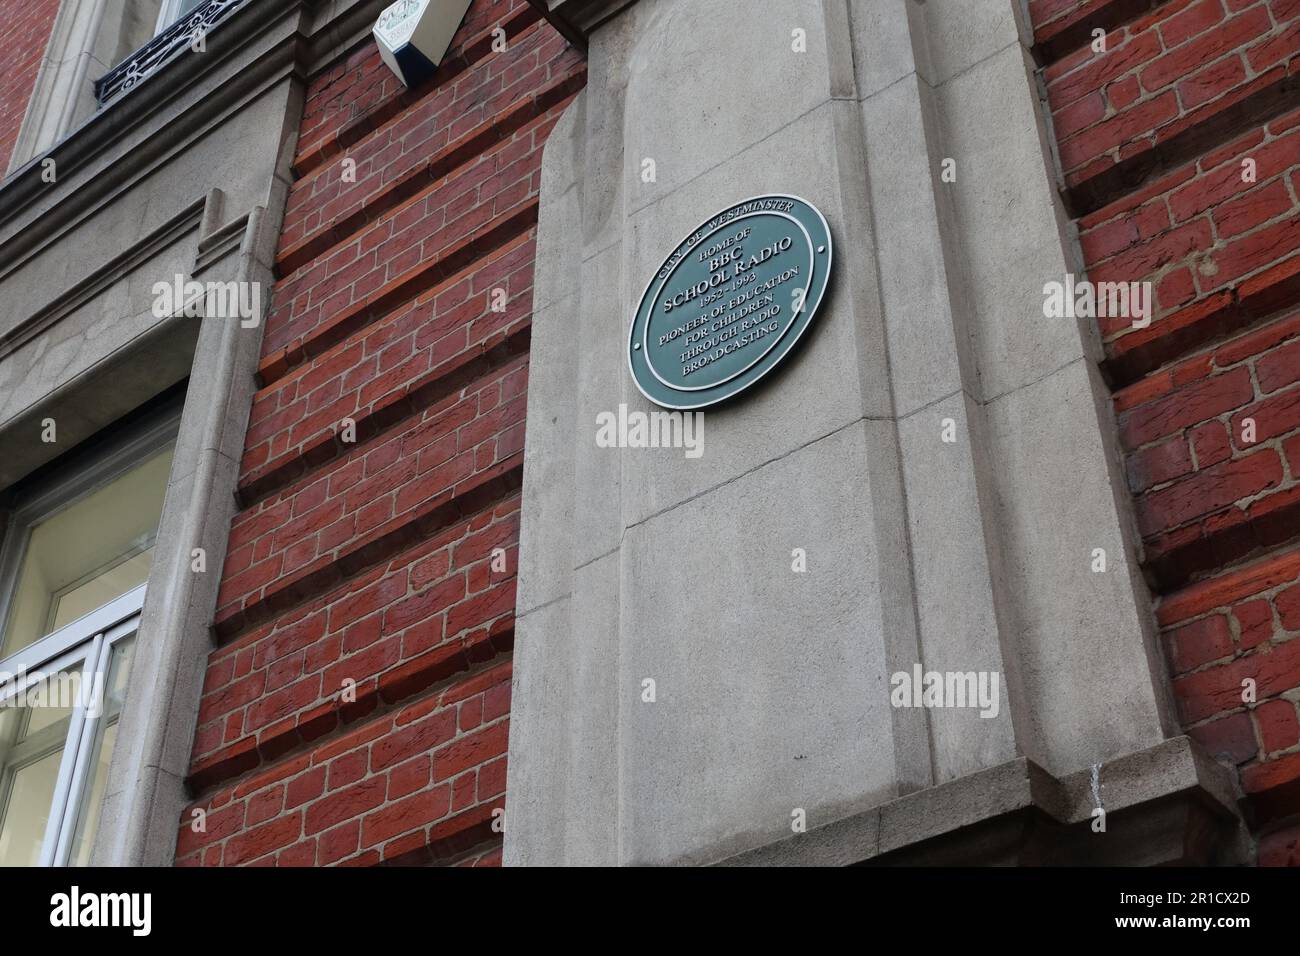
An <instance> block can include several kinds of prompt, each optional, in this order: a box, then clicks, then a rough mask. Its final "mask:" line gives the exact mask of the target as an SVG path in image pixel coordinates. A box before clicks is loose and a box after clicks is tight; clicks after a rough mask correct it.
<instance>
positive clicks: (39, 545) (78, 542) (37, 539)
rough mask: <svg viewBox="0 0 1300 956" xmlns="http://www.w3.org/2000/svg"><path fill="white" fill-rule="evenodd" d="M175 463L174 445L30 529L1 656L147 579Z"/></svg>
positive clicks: (11, 652)
mask: <svg viewBox="0 0 1300 956" xmlns="http://www.w3.org/2000/svg"><path fill="white" fill-rule="evenodd" d="M171 463H172V448H171V447H170V446H168V447H167V448H165V449H163V450H162V451H160V452H157V453H155V454H154V455H153V456H152V457H150V458H149V459H147V460H146V461H144V462H143V463H141V464H139V465H137V466H136V467H135V468H133V469H131V470H130V471H128V472H126V473H125V474H123V475H121V476H120V477H118V478H116V479H115V480H113V481H112V482H110V483H108V484H107V485H105V486H103V487H101V488H99V489H98V490H96V491H94V492H92V493H91V494H89V495H87V496H86V497H84V498H82V499H80V500H79V501H76V502H74V503H73V504H71V505H69V506H68V507H67V508H64V509H63V510H62V511H60V512H59V513H58V514H56V515H53V516H52V517H50V518H48V519H46V520H45V521H42V522H41V523H39V524H37V525H35V526H34V527H33V528H32V529H31V532H30V534H29V537H28V541H27V547H26V550H25V552H24V555H23V559H22V565H21V567H20V569H19V573H18V586H17V588H16V589H15V591H14V595H13V604H12V607H11V608H10V611H9V620H8V622H7V626H6V628H5V635H4V642H3V644H2V645H0V659H3V658H5V657H8V656H9V655H11V654H13V653H15V652H17V651H20V650H22V649H23V648H24V647H27V646H28V645H29V644H32V643H33V642H35V641H37V640H39V639H40V638H42V637H44V636H45V635H46V634H49V633H50V632H52V631H55V630H57V629H58V628H60V627H62V626H63V625H65V624H68V623H69V622H71V621H75V620H76V619H77V618H79V617H82V616H83V615H85V614H88V613H90V612H91V611H93V610H95V609H96V608H98V607H102V606H103V605H104V604H106V603H108V602H109V601H111V600H112V599H113V598H115V597H118V596H119V595H121V594H124V593H126V592H127V591H129V590H131V589H132V588H133V587H136V586H137V585H140V584H143V583H144V582H145V580H147V578H148V576H149V564H150V559H151V558H152V554H153V542H154V537H155V535H156V534H157V531H158V518H159V515H161V514H162V505H163V495H164V493H165V492H166V490H167V476H168V474H169V473H170V472H171Z"/></svg>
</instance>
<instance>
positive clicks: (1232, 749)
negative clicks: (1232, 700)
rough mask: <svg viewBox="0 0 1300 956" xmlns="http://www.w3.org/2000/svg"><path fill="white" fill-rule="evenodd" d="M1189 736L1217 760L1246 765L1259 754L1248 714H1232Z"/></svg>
mask: <svg viewBox="0 0 1300 956" xmlns="http://www.w3.org/2000/svg"><path fill="white" fill-rule="evenodd" d="M1188 735H1189V736H1190V737H1192V739H1194V740H1195V741H1196V742H1197V743H1199V744H1200V745H1201V746H1202V747H1204V748H1205V750H1206V752H1208V753H1209V754H1210V756H1211V757H1214V758H1215V759H1216V760H1227V761H1229V762H1231V763H1237V764H1240V763H1245V762H1246V761H1247V760H1251V759H1253V758H1254V757H1255V756H1256V754H1258V752H1259V744H1258V743H1256V741H1255V727H1254V725H1253V724H1251V722H1250V715H1249V714H1247V713H1240V714H1231V715H1229V716H1227V717H1223V718H1221V719H1219V720H1212V721H1210V722H1209V723H1207V724H1201V725H1200V726H1198V727H1193V728H1192V729H1191V730H1189V731H1188Z"/></svg>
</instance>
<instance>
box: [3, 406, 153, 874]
mask: <svg viewBox="0 0 1300 956" xmlns="http://www.w3.org/2000/svg"><path fill="white" fill-rule="evenodd" d="M176 419H177V413H175V412H172V413H170V414H168V415H165V416H163V417H161V418H157V419H155V420H154V421H153V422H151V423H150V424H148V425H147V426H145V427H143V428H139V429H137V430H136V431H135V432H134V433H133V434H132V435H130V436H129V437H128V439H127V440H125V441H121V442H119V443H118V444H117V446H116V447H115V448H113V449H111V450H109V451H107V452H103V453H101V454H100V455H99V456H98V460H97V461H96V462H95V463H94V464H93V465H90V466H87V467H82V468H79V469H77V470H76V471H75V472H74V473H72V474H69V475H65V477H64V478H63V479H62V480H61V481H59V482H58V483H57V484H55V485H54V486H53V487H51V488H49V489H47V490H45V491H44V493H42V494H40V495H35V496H30V497H29V498H28V500H26V501H24V502H22V503H21V504H20V506H19V507H17V508H16V509H15V510H14V511H13V513H12V514H11V516H10V521H9V531H8V533H7V534H6V537H5V540H4V543H3V546H2V547H0V621H3V622H4V626H3V631H0V866H34V865H43V866H64V865H84V864H86V863H87V862H88V861H89V859H90V852H91V848H92V846H93V845H94V838H95V833H96V830H97V828H98V824H99V812H100V806H101V804H102V802H103V794H104V788H105V786H106V784H107V778H108V767H109V763H110V761H111V759H112V755H113V748H114V745H115V743H116V739H117V726H118V720H119V717H120V715H121V712H122V704H123V701H124V699H125V695H126V688H127V680H128V678H129V676H130V669H131V657H132V651H133V649H134V640H135V634H136V631H137V630H138V628H139V621H140V612H141V609H142V607H143V605H144V596H145V588H146V582H147V578H148V575H149V567H150V561H151V558H152V554H153V546H154V540H155V538H156V536H157V532H158V521H159V516H160V514H161V512H162V505H163V498H164V493H165V491H166V488H167V481H168V478H169V475H170V471H171V460H172V453H173V444H174V435H175V427H176Z"/></svg>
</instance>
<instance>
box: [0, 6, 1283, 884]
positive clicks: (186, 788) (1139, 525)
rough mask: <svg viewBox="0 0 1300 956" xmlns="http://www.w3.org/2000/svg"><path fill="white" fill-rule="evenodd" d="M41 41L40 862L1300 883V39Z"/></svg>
mask: <svg viewBox="0 0 1300 956" xmlns="http://www.w3.org/2000/svg"><path fill="white" fill-rule="evenodd" d="M4 2H5V3H6V5H7V6H12V7H13V10H9V9H6V10H5V13H6V18H5V21H6V24H7V26H6V28H5V32H4V35H3V36H2V37H0V49H2V50H3V51H4V53H5V60H6V63H8V64H11V69H9V70H8V71H7V74H6V76H5V78H4V80H3V84H2V85H0V160H3V161H4V164H5V167H6V168H7V174H6V176H5V178H4V179H3V181H0V249H3V250H4V255H3V256H0V302H3V303H4V308H3V309H2V310H0V386H2V388H0V448H2V449H3V452H4V453H3V454H0V521H3V526H2V529H0V530H3V539H2V542H0V627H3V631H0V634H2V635H3V638H2V641H3V643H2V645H0V672H3V673H0V703H3V704H4V705H5V706H4V707H3V708H0V863H2V864H6V865H37V864H44V865H65V864H68V865H74V864H86V863H91V864H107V865H140V864H151V865H170V864H175V865H183V866H239V865H283V866H330V865H363V866H364V865H380V864H391V865H430V864H432V865H499V864H502V863H505V864H507V865H626V864H632V865H635V864H713V863H732V864H758V865H764V864H849V863H862V862H870V863H881V864H893V863H927V864H945V863H1018V864H1039V863H1075V864H1094V863H1119V864H1131V865H1146V864H1156V863H1168V862H1183V863H1197V864H1211V865H1239V864H1260V865H1294V864H1297V863H1300V846H1298V845H1297V843H1298V841H1300V725H1298V723H1297V706H1298V704H1300V641H1297V640H1296V637H1297V635H1300V504H1298V502H1300V490H1298V489H1300V315H1297V306H1298V305H1300V235H1298V230H1300V212H1298V205H1300V192H1298V191H1297V190H1300V92H1298V89H1300V88H1298V87H1297V85H1296V81H1295V77H1294V73H1293V71H1294V70H1295V69H1296V68H1297V62H1298V61H1297V53H1298V52H1300V3H1296V2H1295V0H1140V2H1130V0H1027V2H1025V0H789V2H782V3H780V4H767V3H758V2H756V0H401V2H398V3H392V2H391V0H143V2H132V0H63V2H62V3H60V2H58V0H40V2H32V3H27V2H24V3H18V2H17V0H4ZM377 25H378V30H377V29H376V28H377ZM440 31H441V32H440ZM442 34H445V36H442ZM430 37H438V39H433V40H431V39H430ZM763 197H768V198H767V199H764V198H763ZM771 197H777V201H776V202H775V203H773V202H772V201H771ZM764 202H767V203H768V205H766V206H764V205H762V204H763V203H764ZM756 204H757V205H756ZM796 205H797V206H798V209H799V210H812V211H813V212H815V213H816V216H815V217H811V218H807V219H800V218H798V216H799V212H798V210H796V211H795V212H789V210H790V209H793V208H794V207H795V206H796ZM782 210H785V211H782ZM764 211H768V212H772V215H770V216H768V217H767V218H766V219H761V214H762V213H763V212H764ZM724 212H726V213H727V214H726V215H725V216H720V215H719V214H720V213H724ZM787 213H788V214H787ZM780 217H784V219H783V220H782V222H785V221H788V223H790V224H792V225H783V224H782V222H776V223H775V225H772V223H773V222H775V220H776V219H778V218H780ZM745 218H752V220H753V221H752V223H751V229H741V228H739V220H741V219H745ZM733 220H734V221H735V226H732V225H731V223H732V222H733ZM760 221H761V222H762V223H763V224H762V225H761V226H760ZM817 222H820V223H821V225H822V226H824V227H825V228H826V235H825V238H824V239H813V238H809V239H808V247H807V248H808V255H809V260H808V265H807V267H806V268H807V269H808V270H809V272H810V273H812V274H815V275H816V276H817V278H816V279H815V281H814V280H810V281H809V282H804V283H801V284H800V285H799V287H798V288H793V282H792V281H791V277H792V276H794V277H797V276H800V275H803V274H804V273H800V272H799V271H798V270H797V269H795V270H790V269H787V270H786V271H785V272H784V273H782V276H784V277H785V278H781V277H776V278H773V279H772V280H771V284H770V285H765V286H764V288H770V289H772V290H777V291H774V292H773V293H772V294H771V295H769V296H768V297H767V298H765V299H763V300H762V302H763V304H767V306H768V312H765V313H763V320H764V321H765V322H766V320H767V318H768V317H770V316H778V315H781V314H782V313H781V311H780V310H781V309H782V308H786V309H787V312H785V313H784V314H785V315H787V316H789V317H790V318H789V321H790V322H791V323H796V322H798V323H802V324H800V325H798V329H799V332H798V333H797V334H796V335H793V336H787V335H786V332H785V331H781V332H780V333H779V334H777V335H774V336H773V337H772V339H770V340H769V341H770V342H772V341H776V340H783V341H782V344H781V347H780V348H779V349H776V346H775V344H771V345H763V346H758V345H757V342H758V341H759V333H760V332H761V333H762V335H763V336H766V335H767V334H768V333H767V332H766V331H763V329H767V328H769V326H766V325H765V326H763V329H759V328H758V327H757V325H755V326H754V328H755V329H756V331H755V333H754V335H752V336H747V337H746V338H744V339H738V340H736V341H735V342H734V343H733V345H732V346H727V347H723V348H719V350H718V351H717V353H716V359H717V361H718V362H720V363H722V362H729V361H735V360H734V359H730V358H726V357H727V356H730V355H732V354H733V353H734V354H736V355H738V356H739V360H740V361H741V362H745V363H750V357H753V362H752V363H750V364H749V365H747V366H746V368H750V367H754V363H760V362H763V361H770V362H771V363H772V365H773V367H771V369H770V374H761V378H760V380H758V381H756V382H753V383H751V384H749V387H748V388H746V389H745V390H744V392H743V394H737V395H735V396H733V397H730V398H728V399H727V400H725V401H722V402H720V403H718V404H711V405H709V406H708V407H707V408H704V409H703V410H702V411H700V412H696V411H694V410H692V409H693V407H694V406H693V405H692V401H694V400H686V399H683V400H682V402H681V403H680V404H674V403H672V402H665V401H663V400H661V399H658V398H657V399H656V401H658V403H659V404H658V405H657V404H655V402H652V401H650V400H649V399H648V398H647V397H646V393H647V388H646V387H645V384H644V382H643V381H642V376H644V375H645V371H646V370H648V371H651V372H653V373H654V375H655V376H657V377H659V380H660V381H661V382H663V383H664V384H666V385H669V386H670V387H671V385H670V383H668V382H667V381H666V379H665V378H664V377H663V376H662V375H661V371H662V369H660V370H656V366H655V364H654V360H653V358H652V356H651V352H652V351H653V352H654V354H655V355H657V356H660V357H661V358H662V355H663V354H665V343H671V341H672V340H673V336H675V335H676V334H678V331H680V332H681V334H682V335H684V336H688V337H689V336H692V335H694V334H695V331H696V330H697V329H698V330H699V332H700V336H699V337H697V338H689V339H688V340H689V341H691V342H694V341H701V342H704V343H705V344H704V345H701V346H700V347H699V348H697V349H696V350H695V351H694V352H691V351H689V350H687V351H683V352H681V355H682V358H681V359H680V361H681V362H682V363H686V362H687V361H688V360H693V361H694V364H692V365H690V366H689V373H688V371H687V369H688V366H687V365H685V364H683V365H682V366H681V367H680V368H681V371H682V374H683V375H685V374H693V373H696V372H698V371H699V370H700V369H702V368H704V366H705V365H706V364H707V362H703V361H702V360H701V359H700V358H699V357H698V356H704V357H705V358H707V359H708V361H709V362H712V361H714V358H713V357H710V356H711V353H708V352H706V351H703V350H704V349H705V346H706V345H707V347H708V348H712V347H713V344H714V342H725V341H728V339H727V337H726V335H730V334H734V333H726V334H724V335H723V336H721V337H720V338H718V339H716V340H710V339H707V338H704V335H705V334H706V333H705V329H704V326H705V324H706V323H707V321H708V316H709V315H713V316H715V317H716V316H719V315H721V316H723V319H722V320H720V322H718V323H715V327H717V328H723V329H724V331H725V326H726V325H727V324H729V323H731V322H733V321H734V322H735V323H736V327H737V328H749V327H750V325H751V323H752V322H756V321H757V320H750V319H748V318H747V317H748V316H749V314H750V313H749V312H743V313H742V311H739V310H741V309H742V299H743V298H744V297H743V296H738V297H737V298H736V299H733V300H732V302H733V303H735V304H734V305H730V306H729V305H728V304H727V303H726V301H725V299H724V300H722V301H719V304H718V305H717V306H716V309H717V310H718V311H716V312H713V313H709V312H708V311H707V309H705V311H701V308H703V307H702V306H700V305H698V304H691V301H692V299H693V298H694V296H693V295H688V294H687V292H689V290H687V292H683V293H682V294H681V295H680V296H678V297H677V298H678V299H680V301H676V300H674V299H673V297H672V296H667V298H666V299H665V302H664V303H663V307H662V309H660V305H659V303H658V301H657V300H656V299H654V295H655V294H657V293H656V292H655V290H657V289H659V290H661V289H666V288H668V286H669V284H670V283H671V282H672V281H673V277H674V276H675V275H677V274H678V273H677V272H676V271H675V270H677V269H678V268H679V266H682V267H683V268H685V266H683V265H682V264H683V263H686V264H688V265H690V266H691V267H694V268H699V269H705V268H706V267H707V271H706V272H705V273H704V274H705V275H706V276H707V277H708V281H713V280H714V279H715V278H717V277H721V278H720V279H718V281H719V282H722V281H726V278H727V275H726V272H727V269H728V268H735V267H734V265H733V266H729V265H728V264H729V263H733V262H734V260H735V259H739V258H741V257H742V251H747V252H749V253H758V249H757V248H756V247H753V248H751V246H752V244H753V243H755V242H757V240H756V239H751V237H752V236H753V235H754V234H755V233H754V231H755V230H756V231H760V232H761V230H762V229H765V228H775V229H778V232H776V233H773V234H772V235H773V236H776V237H778V238H777V239H775V240H774V242H773V245H772V251H771V252H769V253H766V254H756V255H754V257H753V259H752V262H753V265H751V267H750V268H751V269H754V268H757V272H756V273H755V274H756V275H757V274H758V273H759V272H762V270H763V269H766V268H768V266H767V265H765V263H766V262H767V260H768V258H769V256H770V257H772V258H773V259H774V260H775V257H776V255H778V254H780V253H783V252H786V251H787V250H789V249H791V248H792V246H791V245H790V243H791V242H793V241H795V240H797V238H798V235H799V234H802V235H804V236H806V237H807V236H809V235H810V234H809V232H808V229H809V228H812V229H813V232H814V233H815V232H816V230H817V228H818V226H817ZM809 223H811V224H812V225H811V226H810V225H809ZM795 226H797V227H798V228H797V229H795V228H794V227H795ZM779 230H786V233H788V235H786V233H782V232H780V231H779ZM783 243H784V245H783ZM792 255H793V254H792ZM710 256H712V257H713V258H712V259H710V258H709V257H710ZM819 257H821V258H819ZM734 277H735V282H736V283H737V285H736V286H735V287H736V288H739V287H740V286H741V285H743V284H744V283H743V282H742V279H741V276H740V273H739V271H736V272H735V273H734ZM787 282H788V283H789V285H788V286H787V285H783V284H782V283H787ZM814 286H815V287H816V289H815V292H816V296H815V301H812V300H811V298H807V297H810V296H811V295H812V292H813V290H814ZM787 288H789V289H790V290H791V291H792V292H793V293H795V295H794V297H793V299H792V300H791V302H790V304H789V305H788V306H786V304H785V303H783V302H780V301H779V299H780V298H781V297H783V296H784V295H785V292H786V290H787ZM703 291H704V290H703V289H702V290H701V292H703ZM709 301H710V302H712V301H714V300H713V299H710V300H709ZM647 302H648V303H650V306H651V312H652V313H653V315H651V317H649V318H647V319H646V323H647V325H646V327H647V328H648V327H649V325H650V324H653V323H654V322H656V320H658V321H660V322H663V321H666V320H664V319H662V318H659V315H660V313H662V314H663V315H667V314H669V313H671V311H672V307H673V306H674V304H676V305H677V306H680V307H682V309H683V310H684V311H682V312H679V313H678V314H679V315H683V314H684V315H688V316H690V317H691V318H690V320H689V321H687V320H686V319H683V320H681V321H682V322H683V323H684V324H682V325H680V326H678V328H677V329H676V330H670V329H669V328H668V326H667V325H663V326H658V325H657V326H655V333H656V334H659V333H660V332H661V331H662V333H663V334H662V337H661V339H660V340H659V342H658V345H657V346H655V348H652V345H653V344H654V343H653V341H652V339H653V337H652V336H651V335H650V334H649V332H646V334H645V337H644V339H638V338H637V337H636V336H635V335H630V333H629V326H630V324H632V323H633V317H634V315H639V314H640V311H641V309H642V307H643V305H644V304H645V303H647ZM769 303H770V304H769ZM729 308H730V309H731V311H728V309H729ZM744 308H747V306H745V307H744ZM647 314H650V313H647ZM742 320H744V325H741V321H742ZM672 321H673V322H677V321H678V320H677V319H676V318H674V319H673V320H672ZM783 321H784V320H783ZM777 324H778V323H776V322H774V323H773V324H772V325H771V326H770V328H771V329H772V330H776V329H777ZM791 327H794V326H793V325H791V326H786V327H785V328H786V329H788V328H791ZM633 328H634V329H635V325H633ZM805 329H806V333H805ZM796 338H797V339H798V341H797V342H795V339H796ZM751 342H752V343H754V344H750V343H751ZM642 343H644V351H643V352H642ZM760 348H762V349H767V350H768V351H767V352H764V353H763V354H762V355H761V356H759V355H758V352H759V349H760ZM773 349H776V351H775V352H773ZM668 351H672V349H668ZM769 353H772V354H773V355H780V356H782V357H781V358H780V360H779V365H778V364H776V360H775V359H774V358H773V359H769V358H768V354H769ZM641 355H644V356H645V358H644V360H642V358H641ZM674 361H676V360H674ZM767 371H768V369H767V368H763V372H764V373H766V372H767ZM712 374H713V373H711V372H706V373H705V377H708V376H709V375H712ZM740 374H741V373H739V372H738V373H737V375H740ZM699 380H700V379H699V378H697V379H696V380H695V381H699ZM656 387H657V386H656ZM649 391H650V393H651V394H654V392H653V389H651V390H649ZM659 405H667V406H668V407H669V408H673V409H677V410H676V411H673V412H671V413H670V412H667V411H665V410H664V409H663V408H660V407H659ZM682 409H686V410H685V411H683V410H682ZM697 416H698V417H697ZM637 422H642V423H645V422H648V423H649V427H650V429H651V430H652V432H653V430H654V429H656V428H659V427H662V428H663V429H664V430H663V431H662V432H661V433H658V434H660V435H661V437H663V438H664V439H665V440H664V441H663V442H659V441H657V440H656V441H654V442H653V443H650V442H647V441H645V440H638V437H637V427H638V426H637V424H636V423H637ZM629 423H632V424H631V425H629ZM674 429H675V431H674ZM643 438H644V434H643V435H642V439H643ZM677 439H681V440H680V441H678V440H677ZM647 444H653V446H654V447H645V446H646V445H647ZM966 689H969V691H970V695H969V699H968V698H967V696H966V694H965V690H966ZM954 692H958V698H959V699H955V698H954V696H953V695H954Z"/></svg>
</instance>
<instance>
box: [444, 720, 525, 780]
mask: <svg viewBox="0 0 1300 956" xmlns="http://www.w3.org/2000/svg"><path fill="white" fill-rule="evenodd" d="M509 734H510V723H509V721H504V720H503V721H501V722H500V723H496V724H492V725H491V726H488V727H485V728H483V729H482V730H478V731H475V732H474V733H471V734H467V735H465V736H464V737H461V738H459V739H457V740H456V741H455V742H453V743H450V744H447V745H446V746H445V747H443V748H441V749H440V750H438V751H436V752H435V753H434V755H433V779H434V780H435V781H439V782H441V781H443V780H449V779H450V778H452V777H454V776H456V775H457V774H459V773H461V772H462V771H465V770H468V769H469V768H470V767H473V766H475V765H476V764H480V763H484V762H485V761H488V760H491V759H493V758H495V757H499V756H501V755H502V754H504V753H505V752H506V744H507V742H508V740H509Z"/></svg>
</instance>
